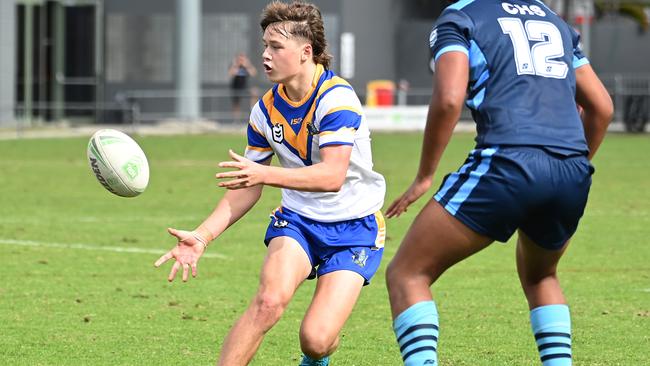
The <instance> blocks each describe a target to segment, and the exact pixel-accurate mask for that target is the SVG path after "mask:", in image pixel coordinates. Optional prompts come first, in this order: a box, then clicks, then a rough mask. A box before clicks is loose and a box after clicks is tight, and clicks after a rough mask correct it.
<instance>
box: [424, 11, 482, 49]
mask: <svg viewBox="0 0 650 366" xmlns="http://www.w3.org/2000/svg"><path fill="white" fill-rule="evenodd" d="M473 27H474V23H473V22H472V20H471V19H470V18H469V17H468V16H467V14H465V13H463V12H462V11H460V10H454V9H447V10H445V11H444V12H443V13H442V15H441V16H440V18H438V20H437V21H436V24H435V26H434V27H433V30H432V31H431V35H430V36H429V48H430V50H431V55H432V56H433V58H434V60H435V61H437V60H438V59H439V58H440V56H442V55H444V54H445V53H447V52H451V51H460V52H463V53H464V54H466V55H468V56H469V48H470V35H471V32H472V29H473Z"/></svg>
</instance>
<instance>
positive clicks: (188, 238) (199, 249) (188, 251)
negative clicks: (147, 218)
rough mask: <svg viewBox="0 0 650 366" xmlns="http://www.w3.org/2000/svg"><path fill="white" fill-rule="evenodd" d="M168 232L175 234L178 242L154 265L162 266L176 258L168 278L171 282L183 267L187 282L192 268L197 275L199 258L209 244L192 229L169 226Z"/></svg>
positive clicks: (194, 275) (193, 275) (193, 274)
mask: <svg viewBox="0 0 650 366" xmlns="http://www.w3.org/2000/svg"><path fill="white" fill-rule="evenodd" d="M167 232H169V234H170V235H172V236H174V237H175V238H176V240H177V241H178V243H177V244H176V246H175V247H174V248H173V249H172V250H170V251H169V252H167V253H165V254H164V255H162V256H161V257H160V258H158V260H157V261H156V263H154V266H156V267H160V266H161V265H162V264H163V263H165V262H167V261H168V260H170V259H172V258H174V259H175V260H176V262H175V263H174V265H173V266H172V269H171V271H170V272H169V276H168V277H167V280H168V281H169V282H171V281H173V280H174V278H175V277H176V273H177V272H178V270H179V269H180V268H181V267H182V268H183V282H187V279H188V277H189V271H190V269H191V270H192V277H196V275H197V265H198V262H199V258H201V256H202V255H203V252H204V251H205V249H206V246H207V244H206V243H205V242H204V240H205V239H201V240H199V239H200V237H197V236H196V235H198V234H196V233H195V232H192V231H186V230H176V229H173V228H168V229H167Z"/></svg>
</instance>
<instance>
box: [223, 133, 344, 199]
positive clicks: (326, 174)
mask: <svg viewBox="0 0 650 366" xmlns="http://www.w3.org/2000/svg"><path fill="white" fill-rule="evenodd" d="M351 153H352V146H349V145H334V146H326V147H323V148H321V149H320V154H321V159H322V161H321V162H319V163H316V164H314V165H310V166H306V167H302V168H292V169H290V168H282V167H276V166H267V165H262V164H257V163H255V162H253V161H251V160H249V159H246V158H244V157H243V156H240V155H237V154H236V153H234V152H232V151H231V152H230V156H231V157H232V159H233V161H227V162H222V163H219V166H220V167H222V168H235V169H236V170H232V171H229V172H224V173H219V174H217V178H219V179H230V180H226V181H223V182H221V183H219V186H220V187H224V188H228V189H241V188H247V187H252V186H256V185H270V186H273V187H278V188H287V189H294V190H300V191H309V192H336V191H338V190H339V189H340V188H341V186H342V185H343V182H344V181H345V176H346V173H347V170H348V166H349V164H350V154H351Z"/></svg>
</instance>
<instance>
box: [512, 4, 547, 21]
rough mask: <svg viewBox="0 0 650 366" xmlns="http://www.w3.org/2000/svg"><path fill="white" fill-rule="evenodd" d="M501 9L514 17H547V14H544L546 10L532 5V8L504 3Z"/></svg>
mask: <svg viewBox="0 0 650 366" xmlns="http://www.w3.org/2000/svg"><path fill="white" fill-rule="evenodd" d="M501 7H502V8H503V10H505V11H506V12H507V13H508V14H512V15H517V14H520V15H537V16H540V17H545V16H546V12H544V10H542V8H541V7H539V6H537V5H530V6H529V5H519V4H514V5H513V4H510V3H506V2H503V3H501Z"/></svg>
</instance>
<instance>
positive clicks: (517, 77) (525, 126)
mask: <svg viewBox="0 0 650 366" xmlns="http://www.w3.org/2000/svg"><path fill="white" fill-rule="evenodd" d="M429 43H430V48H431V51H432V54H433V57H434V58H435V59H436V60H437V59H438V58H439V57H440V56H441V55H443V54H444V53H446V52H451V51H460V52H464V53H465V54H467V55H468V57H469V66H470V75H469V85H468V96H467V103H466V104H467V106H468V107H469V108H470V109H471V111H472V117H473V118H474V120H475V121H476V124H477V132H478V136H477V138H476V142H477V146H478V147H489V146H497V145H514V146H542V147H544V148H546V149H547V150H550V151H552V152H556V153H561V154H575V153H579V154H585V153H587V151H588V148H587V143H586V140H585V136H584V131H583V127H582V122H581V120H580V116H579V114H578V111H577V106H576V103H575V92H576V79H575V69H576V68H578V67H580V66H583V65H585V64H587V63H589V61H588V60H587V58H586V57H585V56H584V55H583V54H582V52H581V50H580V48H579V45H578V43H579V36H578V34H577V33H576V32H575V31H574V30H573V29H572V28H571V27H570V26H569V25H567V24H566V23H565V22H564V21H563V20H562V19H560V18H559V17H558V16H557V15H556V14H555V13H553V11H551V10H550V9H549V8H548V7H546V5H544V4H543V3H542V2H541V1H534V0H531V1H521V0H509V1H499V0H462V1H458V2H457V3H455V4H453V5H451V6H449V7H447V8H446V9H445V10H444V12H443V13H442V15H441V16H440V18H439V19H438V20H437V22H436V24H435V26H434V29H433V31H432V32H431V36H430V38H429Z"/></svg>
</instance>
